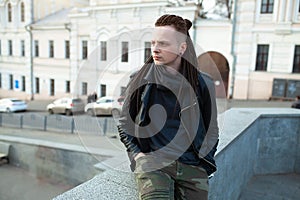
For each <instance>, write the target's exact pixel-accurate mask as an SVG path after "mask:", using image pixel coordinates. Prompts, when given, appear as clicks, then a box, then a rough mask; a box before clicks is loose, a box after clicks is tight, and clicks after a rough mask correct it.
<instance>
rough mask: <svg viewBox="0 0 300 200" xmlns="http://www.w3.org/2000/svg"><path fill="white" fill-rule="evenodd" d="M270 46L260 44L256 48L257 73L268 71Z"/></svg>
mask: <svg viewBox="0 0 300 200" xmlns="http://www.w3.org/2000/svg"><path fill="white" fill-rule="evenodd" d="M269 53H270V45H269V44H258V45H257V47H256V60H255V71H267V69H268V61H269Z"/></svg>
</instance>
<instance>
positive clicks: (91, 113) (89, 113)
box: [87, 109, 95, 116]
mask: <svg viewBox="0 0 300 200" xmlns="http://www.w3.org/2000/svg"><path fill="white" fill-rule="evenodd" d="M87 114H88V115H90V116H94V115H95V113H94V111H93V109H88V110H87Z"/></svg>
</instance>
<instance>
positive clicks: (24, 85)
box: [21, 76, 26, 92]
mask: <svg viewBox="0 0 300 200" xmlns="http://www.w3.org/2000/svg"><path fill="white" fill-rule="evenodd" d="M21 90H22V92H26V77H25V76H22V89H21Z"/></svg>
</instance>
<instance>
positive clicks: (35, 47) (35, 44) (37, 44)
mask: <svg viewBox="0 0 300 200" xmlns="http://www.w3.org/2000/svg"><path fill="white" fill-rule="evenodd" d="M39 49H40V47H39V41H38V40H34V57H39V56H40V50H39Z"/></svg>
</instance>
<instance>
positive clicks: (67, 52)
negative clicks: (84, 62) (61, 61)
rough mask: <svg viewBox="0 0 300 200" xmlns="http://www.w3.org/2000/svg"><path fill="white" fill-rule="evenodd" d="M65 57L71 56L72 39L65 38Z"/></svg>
mask: <svg viewBox="0 0 300 200" xmlns="http://www.w3.org/2000/svg"><path fill="white" fill-rule="evenodd" d="M65 58H66V59H69V58H70V40H65Z"/></svg>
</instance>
